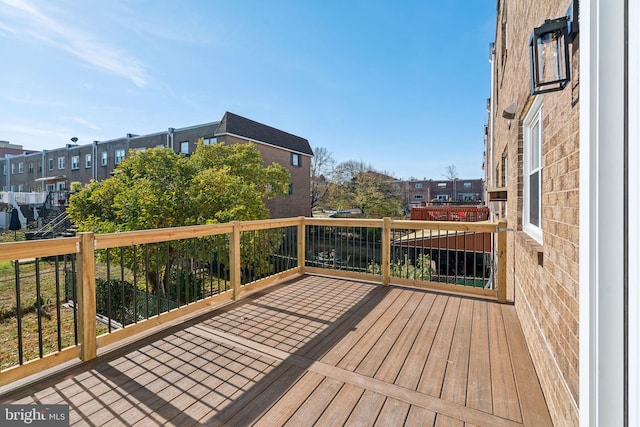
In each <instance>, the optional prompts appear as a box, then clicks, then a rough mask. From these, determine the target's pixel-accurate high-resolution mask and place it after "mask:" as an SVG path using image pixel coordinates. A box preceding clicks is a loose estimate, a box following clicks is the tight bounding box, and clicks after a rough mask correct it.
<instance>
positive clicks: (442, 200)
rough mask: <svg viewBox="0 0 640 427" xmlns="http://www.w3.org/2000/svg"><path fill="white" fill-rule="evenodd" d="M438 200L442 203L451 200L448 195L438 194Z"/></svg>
mask: <svg viewBox="0 0 640 427" xmlns="http://www.w3.org/2000/svg"><path fill="white" fill-rule="evenodd" d="M436 200H438V201H441V202H446V201H447V200H449V195H448V194H438V196H437V197H436Z"/></svg>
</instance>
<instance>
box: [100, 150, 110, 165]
mask: <svg viewBox="0 0 640 427" xmlns="http://www.w3.org/2000/svg"><path fill="white" fill-rule="evenodd" d="M108 158H109V155H108V154H107V152H106V151H103V152H102V153H100V165H102V166H107V159H108Z"/></svg>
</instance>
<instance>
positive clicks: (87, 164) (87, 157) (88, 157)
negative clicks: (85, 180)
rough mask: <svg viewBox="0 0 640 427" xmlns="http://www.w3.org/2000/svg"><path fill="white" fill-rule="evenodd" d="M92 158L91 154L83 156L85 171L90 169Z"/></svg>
mask: <svg viewBox="0 0 640 427" xmlns="http://www.w3.org/2000/svg"><path fill="white" fill-rule="evenodd" d="M92 157H93V156H92V155H91V154H85V155H84V168H85V169H89V168H91V165H92V164H93V158H92Z"/></svg>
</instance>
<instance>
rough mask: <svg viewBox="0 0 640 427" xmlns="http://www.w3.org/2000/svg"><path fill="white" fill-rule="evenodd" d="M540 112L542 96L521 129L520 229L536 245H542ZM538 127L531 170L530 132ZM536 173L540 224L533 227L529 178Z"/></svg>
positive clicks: (541, 134) (537, 98)
mask: <svg viewBox="0 0 640 427" xmlns="http://www.w3.org/2000/svg"><path fill="white" fill-rule="evenodd" d="M542 112H543V102H542V96H537V97H536V98H535V99H534V100H533V103H532V104H531V108H529V111H528V112H527V115H526V116H525V118H524V121H523V123H522V127H523V156H522V183H523V196H522V198H523V203H522V210H523V212H522V229H523V230H524V232H526V233H527V234H528V235H529V236H531V237H532V238H533V239H534V240H536V241H537V242H538V243H540V244H542V243H543V238H542V185H543V182H544V181H543V169H544V165H543V161H542V160H543V155H542V147H543V141H544V137H543V134H544V129H543V127H542ZM536 124H537V125H538V142H537V143H538V144H539V147H538V152H537V157H538V158H537V161H538V162H537V163H538V164H537V167H533V169H532V164H531V161H532V157H533V156H532V153H531V149H532V142H531V138H532V135H531V132H532V129H533V127H534V126H535V125H536ZM536 172H537V173H538V219H539V222H540V224H539V225H535V224H532V223H531V221H530V215H531V211H530V208H531V206H530V201H531V194H530V191H531V185H530V177H531V175H533V174H534V173H536Z"/></svg>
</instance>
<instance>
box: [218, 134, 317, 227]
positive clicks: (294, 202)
mask: <svg viewBox="0 0 640 427" xmlns="http://www.w3.org/2000/svg"><path fill="white" fill-rule="evenodd" d="M218 140H219V141H224V142H226V143H229V144H234V143H246V142H247V141H246V140H245V139H241V138H237V137H234V136H230V135H226V136H224V137H220V138H219V139H218ZM256 147H257V148H258V150H259V151H260V154H261V155H262V160H263V161H264V164H265V165H270V164H271V163H273V162H275V163H278V164H280V165H281V166H283V167H285V168H286V169H287V170H289V172H290V173H291V184H292V190H293V193H292V194H291V195H288V196H284V197H278V198H276V199H272V200H267V201H266V203H265V204H266V206H267V208H268V209H269V212H270V215H271V218H289V217H296V216H311V185H310V176H311V157H309V156H307V155H302V166H301V167H296V166H292V165H291V151H289V150H285V149H283V148H278V147H274V146H269V145H265V144H256Z"/></svg>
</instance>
